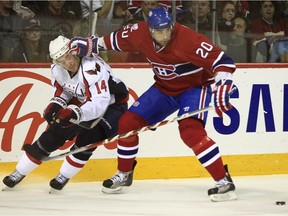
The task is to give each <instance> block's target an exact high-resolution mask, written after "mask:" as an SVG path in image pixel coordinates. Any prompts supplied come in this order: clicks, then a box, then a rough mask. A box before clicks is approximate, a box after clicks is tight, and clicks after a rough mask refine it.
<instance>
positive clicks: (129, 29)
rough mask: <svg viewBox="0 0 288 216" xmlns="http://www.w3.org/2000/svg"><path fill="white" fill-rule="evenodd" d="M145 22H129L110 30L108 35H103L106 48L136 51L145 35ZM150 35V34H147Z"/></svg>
mask: <svg viewBox="0 0 288 216" xmlns="http://www.w3.org/2000/svg"><path fill="white" fill-rule="evenodd" d="M146 25H147V24H146V23H143V22H139V23H135V24H129V25H127V26H124V27H122V28H120V29H119V30H117V31H114V32H112V33H111V34H110V35H106V36H104V43H105V46H106V48H107V49H108V50H115V51H119V52H138V51H140V50H139V47H140V46H141V44H142V43H143V41H144V38H145V37H147V32H149V31H145V28H148V27H147V26H146ZM148 36H150V35H148Z"/></svg>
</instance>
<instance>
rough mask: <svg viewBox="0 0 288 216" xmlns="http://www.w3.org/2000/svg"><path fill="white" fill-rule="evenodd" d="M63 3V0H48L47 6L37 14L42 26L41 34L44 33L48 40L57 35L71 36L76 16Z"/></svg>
mask: <svg viewBox="0 0 288 216" xmlns="http://www.w3.org/2000/svg"><path fill="white" fill-rule="evenodd" d="M64 4H65V0H59V1H48V4H47V6H46V7H45V8H43V9H42V10H40V11H39V14H37V15H38V17H39V20H40V22H41V25H42V27H43V28H42V29H43V34H44V33H45V37H47V40H48V41H51V40H53V39H55V38H56V37H58V36H59V35H63V36H65V37H68V38H71V37H72V30H73V26H74V25H75V22H76V20H77V18H76V16H74V15H73V14H72V13H70V12H68V11H67V10H66V9H65V8H64Z"/></svg>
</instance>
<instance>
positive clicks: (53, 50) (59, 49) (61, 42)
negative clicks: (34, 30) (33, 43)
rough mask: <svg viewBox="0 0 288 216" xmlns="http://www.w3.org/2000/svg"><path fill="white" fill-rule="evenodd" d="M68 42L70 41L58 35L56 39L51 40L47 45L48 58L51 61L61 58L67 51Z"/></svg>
mask: <svg viewBox="0 0 288 216" xmlns="http://www.w3.org/2000/svg"><path fill="white" fill-rule="evenodd" d="M69 42H70V40H69V39H68V38H65V37H63V36H62V35H59V36H58V37H57V38H56V39H54V40H52V41H51V42H50V44H49V52H50V57H51V58H52V59H53V60H57V59H58V58H60V57H61V56H63V55H64V54H65V53H66V52H68V50H69Z"/></svg>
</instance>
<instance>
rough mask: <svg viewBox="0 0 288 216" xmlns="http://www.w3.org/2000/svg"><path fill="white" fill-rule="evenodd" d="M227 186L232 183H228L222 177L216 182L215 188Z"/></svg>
mask: <svg viewBox="0 0 288 216" xmlns="http://www.w3.org/2000/svg"><path fill="white" fill-rule="evenodd" d="M228 184H232V182H230V181H228V180H227V178H226V177H224V178H223V179H220V180H219V181H218V182H216V185H215V186H216V187H217V188H220V187H223V186H225V185H228Z"/></svg>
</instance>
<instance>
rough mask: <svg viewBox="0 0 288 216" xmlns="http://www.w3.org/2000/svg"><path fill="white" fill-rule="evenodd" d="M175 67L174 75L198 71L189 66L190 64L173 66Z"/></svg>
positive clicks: (191, 65) (194, 66) (195, 67)
mask: <svg viewBox="0 0 288 216" xmlns="http://www.w3.org/2000/svg"><path fill="white" fill-rule="evenodd" d="M175 66H176V70H175V73H176V74H179V75H181V74H186V73H189V72H196V70H198V69H199V68H200V67H198V66H196V65H193V64H191V63H190V62H188V63H185V64H180V65H175Z"/></svg>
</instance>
